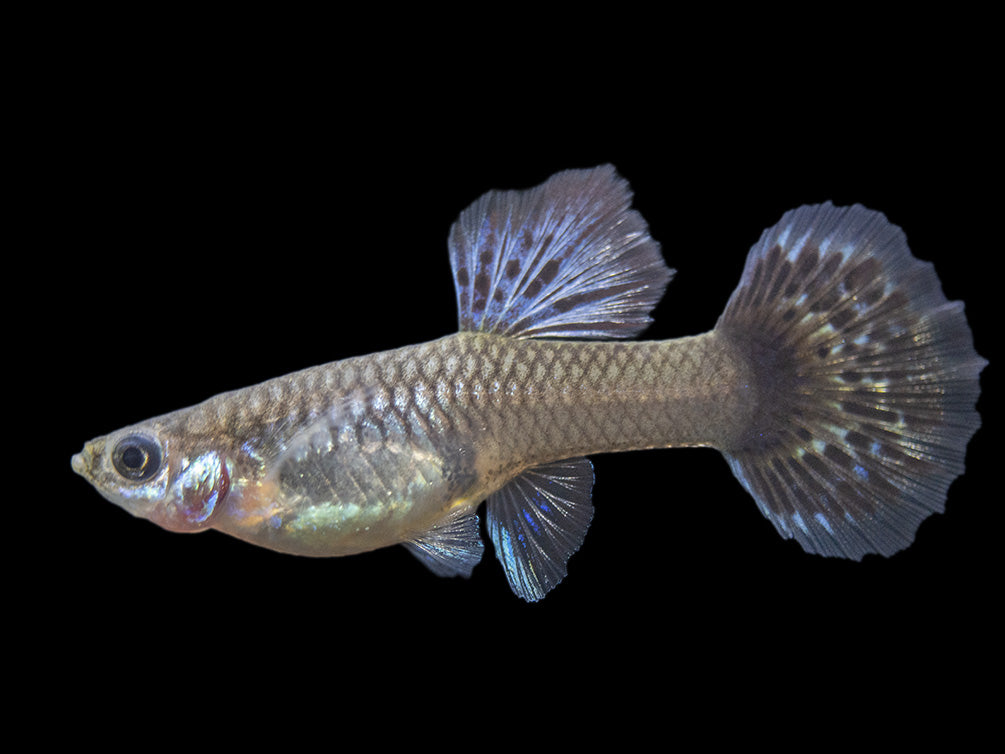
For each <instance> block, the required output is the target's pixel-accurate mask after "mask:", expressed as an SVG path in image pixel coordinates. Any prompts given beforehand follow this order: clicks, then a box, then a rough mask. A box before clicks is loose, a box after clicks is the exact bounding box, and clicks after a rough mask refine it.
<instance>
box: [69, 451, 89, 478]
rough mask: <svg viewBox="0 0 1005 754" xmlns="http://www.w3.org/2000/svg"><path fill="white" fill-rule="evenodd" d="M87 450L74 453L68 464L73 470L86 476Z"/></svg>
mask: <svg viewBox="0 0 1005 754" xmlns="http://www.w3.org/2000/svg"><path fill="white" fill-rule="evenodd" d="M86 454H87V450H86V449H85V450H82V451H80V452H79V453H74V454H73V457H72V458H71V459H70V466H71V467H72V468H73V470H74V471H75V472H76V473H78V474H80V476H82V477H85V478H86V477H87V459H86V457H85V455H86Z"/></svg>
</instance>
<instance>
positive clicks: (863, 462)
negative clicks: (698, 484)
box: [716, 203, 987, 560]
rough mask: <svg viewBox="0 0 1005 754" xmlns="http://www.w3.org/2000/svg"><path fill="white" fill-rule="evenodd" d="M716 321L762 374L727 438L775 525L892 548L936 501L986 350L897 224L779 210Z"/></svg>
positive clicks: (860, 211) (937, 508) (853, 213)
mask: <svg viewBox="0 0 1005 754" xmlns="http://www.w3.org/2000/svg"><path fill="white" fill-rule="evenodd" d="M716 331H717V332H718V333H720V334H721V335H723V336H724V337H727V338H729V339H730V340H731V342H732V343H733V344H734V346H735V347H737V348H738V349H742V350H745V351H746V352H747V354H748V357H749V359H750V360H751V362H752V364H753V365H754V367H755V369H754V371H755V374H757V375H758V376H759V377H758V384H757V391H758V395H759V406H758V410H757V411H756V413H755V419H754V421H753V422H752V424H751V426H750V428H749V430H748V431H747V433H746V434H745V435H744V436H743V437H742V438H741V439H739V440H737V441H736V442H735V443H734V446H733V447H729V448H722V450H723V452H724V453H725V455H726V458H727V460H728V461H729V464H730V467H731V468H732V470H733V473H734V474H735V475H736V477H737V479H738V480H739V481H740V482H741V483H742V484H743V486H744V487H745V488H746V489H747V490H748V491H749V492H750V493H751V495H753V497H754V499H755V500H756V501H757V504H758V506H759V508H760V509H761V512H762V513H764V515H765V516H766V517H767V518H768V519H769V520H770V521H771V522H772V523H773V524H774V525H775V528H776V529H777V530H778V532H779V533H780V534H781V535H782V536H783V537H786V538H794V539H796V540H797V541H798V542H799V543H800V544H801V545H802V547H803V548H804V549H805V550H807V551H809V552H814V553H819V554H822V555H828V556H840V557H847V558H853V559H856V560H858V559H861V558H862V557H863V556H864V555H866V554H868V553H880V554H883V555H892V554H893V553H895V552H897V551H899V550H901V549H903V548H905V547H907V546H908V545H909V544H911V542H912V541H913V539H914V535H915V532H916V530H917V528H918V526H919V525H920V524H921V522H922V521H923V520H924V519H925V518H926V517H928V516H929V515H931V514H932V513H935V512H941V511H942V510H943V508H944V506H945V499H946V493H947V490H948V488H949V485H950V484H951V483H952V481H953V480H954V479H955V478H956V477H957V476H958V475H960V474H962V473H963V469H964V456H965V453H966V447H967V443H968V442H969V440H970V438H971V437H972V436H973V434H974V432H976V431H977V428H978V427H979V426H980V416H979V415H978V413H977V411H976V409H975V403H976V401H977V397H978V394H979V392H980V382H979V375H980V371H981V369H982V368H983V367H984V365H985V364H986V363H987V362H986V361H985V360H984V359H982V358H981V357H980V356H979V355H978V354H977V352H976V351H975V350H974V347H973V338H972V336H971V334H970V329H969V327H968V325H967V321H966V318H965V316H964V314H963V306H962V304H961V303H959V302H953V303H951V302H948V301H947V300H946V298H945V296H944V295H943V293H942V289H941V285H940V283H939V279H938V277H937V275H936V274H935V270H934V268H933V266H932V265H931V264H930V263H927V262H922V261H920V260H918V259H916V258H915V257H914V256H913V255H912V254H911V252H910V249H909V248H908V246H907V239H906V238H905V236H904V234H903V232H902V231H901V230H900V228H898V227H897V226H895V225H892V224H891V223H889V222H888V221H887V220H886V218H885V217H884V216H883V215H882V214H880V213H879V212H873V211H871V210H867V209H865V208H864V207H861V206H859V205H855V206H853V207H834V206H833V205H831V204H829V203H828V204H823V205H818V206H808V207H802V208H800V209H798V210H794V211H792V212H788V213H786V214H785V215H784V216H783V218H782V219H781V221H780V222H779V223H778V224H777V225H776V226H774V227H773V228H770V229H768V230H766V231H765V232H764V234H763V235H762V236H761V239H760V241H759V242H758V243H757V244H755V245H754V247H753V248H752V249H751V251H750V255H749V256H748V258H747V263H746V267H745V269H744V273H743V276H742V279H741V281H740V285H739V286H738V287H737V289H736V291H735V292H734V293H733V295H732V297H731V298H730V300H729V304H728V305H727V307H726V310H725V311H724V313H723V315H722V317H721V318H720V320H719V323H718V324H717V325H716Z"/></svg>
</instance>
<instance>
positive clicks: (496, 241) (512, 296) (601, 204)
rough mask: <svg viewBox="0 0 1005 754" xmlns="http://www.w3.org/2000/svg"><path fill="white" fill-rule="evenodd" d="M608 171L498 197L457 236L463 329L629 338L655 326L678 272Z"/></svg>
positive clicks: (474, 210)
mask: <svg viewBox="0 0 1005 754" xmlns="http://www.w3.org/2000/svg"><path fill="white" fill-rule="evenodd" d="M630 203H631V191H630V190H629V188H628V184H627V182H626V181H625V180H624V179H622V178H620V177H619V176H618V175H617V173H616V172H615V171H614V168H613V167H611V166H610V165H605V166H602V167H598V168H594V169H592V170H568V171H565V172H563V173H558V174H556V175H553V176H552V177H551V178H549V179H548V180H547V181H546V182H545V183H543V184H541V185H540V186H537V187H535V188H533V189H530V190H527V191H502V192H500V191H492V192H489V193H487V194H485V195H484V196H482V197H481V198H480V199H479V200H477V201H476V202H475V203H474V204H472V205H471V206H470V207H469V208H468V209H466V210H465V211H464V212H462V213H461V215H460V217H459V218H458V220H457V222H456V223H454V225H453V227H452V228H451V230H450V241H449V248H450V263H451V268H452V270H453V273H454V285H455V288H456V292H457V305H458V317H459V322H460V329H461V330H480V331H484V332H494V333H499V334H506V335H513V336H518V337H573V338H627V337H632V336H634V335H637V334H638V333H639V332H641V331H642V330H643V329H644V328H645V327H646V326H647V325H648V324H649V322H650V321H651V320H650V318H649V312H650V310H651V309H652V308H653V307H654V306H655V305H656V304H657V303H658V302H659V300H660V298H661V297H662V295H663V291H664V289H665V288H666V285H667V283H669V281H670V278H671V277H672V275H673V272H672V271H671V270H669V269H668V268H667V266H666V264H665V263H664V261H663V257H662V255H661V254H660V250H659V244H658V243H656V242H655V241H654V240H653V239H652V238H651V237H650V236H649V233H648V229H647V226H646V223H645V220H643V219H642V216H641V215H640V214H639V213H638V212H635V211H634V210H632V209H630V208H629V205H630Z"/></svg>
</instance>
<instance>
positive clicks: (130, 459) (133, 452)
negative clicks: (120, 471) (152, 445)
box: [122, 445, 147, 471]
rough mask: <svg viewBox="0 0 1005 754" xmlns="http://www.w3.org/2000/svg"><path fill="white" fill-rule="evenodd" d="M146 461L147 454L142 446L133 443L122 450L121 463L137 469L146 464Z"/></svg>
mask: <svg viewBox="0 0 1005 754" xmlns="http://www.w3.org/2000/svg"><path fill="white" fill-rule="evenodd" d="M146 462H147V454H146V452H145V451H144V450H143V449H142V448H138V447H136V446H135V445H133V446H131V447H128V448H126V449H125V450H123V451H122V463H124V464H125V465H126V466H128V467H129V468H130V469H136V470H137V471H139V470H140V469H142V468H143V467H144V466H145V465H146Z"/></svg>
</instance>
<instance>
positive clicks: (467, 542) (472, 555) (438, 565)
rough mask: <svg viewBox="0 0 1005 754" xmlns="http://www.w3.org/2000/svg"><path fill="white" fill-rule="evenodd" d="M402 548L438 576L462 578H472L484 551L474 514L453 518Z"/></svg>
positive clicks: (476, 517)
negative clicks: (472, 573)
mask: <svg viewBox="0 0 1005 754" xmlns="http://www.w3.org/2000/svg"><path fill="white" fill-rule="evenodd" d="M404 545H405V549H407V550H408V551H409V552H410V553H412V554H413V555H414V556H415V557H417V558H418V559H419V560H420V561H421V562H422V564H423V565H425V566H426V568H428V569H429V570H430V571H432V572H433V573H435V574H436V575H437V576H463V577H464V578H468V577H470V576H471V572H472V571H473V570H474V567H475V566H476V565H478V563H479V562H480V561H481V559H482V552H483V551H484V548H485V545H484V544H482V538H481V535H480V534H479V531H478V516H477V515H475V514H474V513H470V514H468V515H465V516H459V517H456V518H453V519H451V520H450V521H448V522H446V523H445V524H443V525H442V526H438V527H436V528H435V529H432V530H431V531H429V532H427V533H426V534H424V535H423V536H422V537H417V538H416V539H414V540H411V541H410V542H405V543H404Z"/></svg>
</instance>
